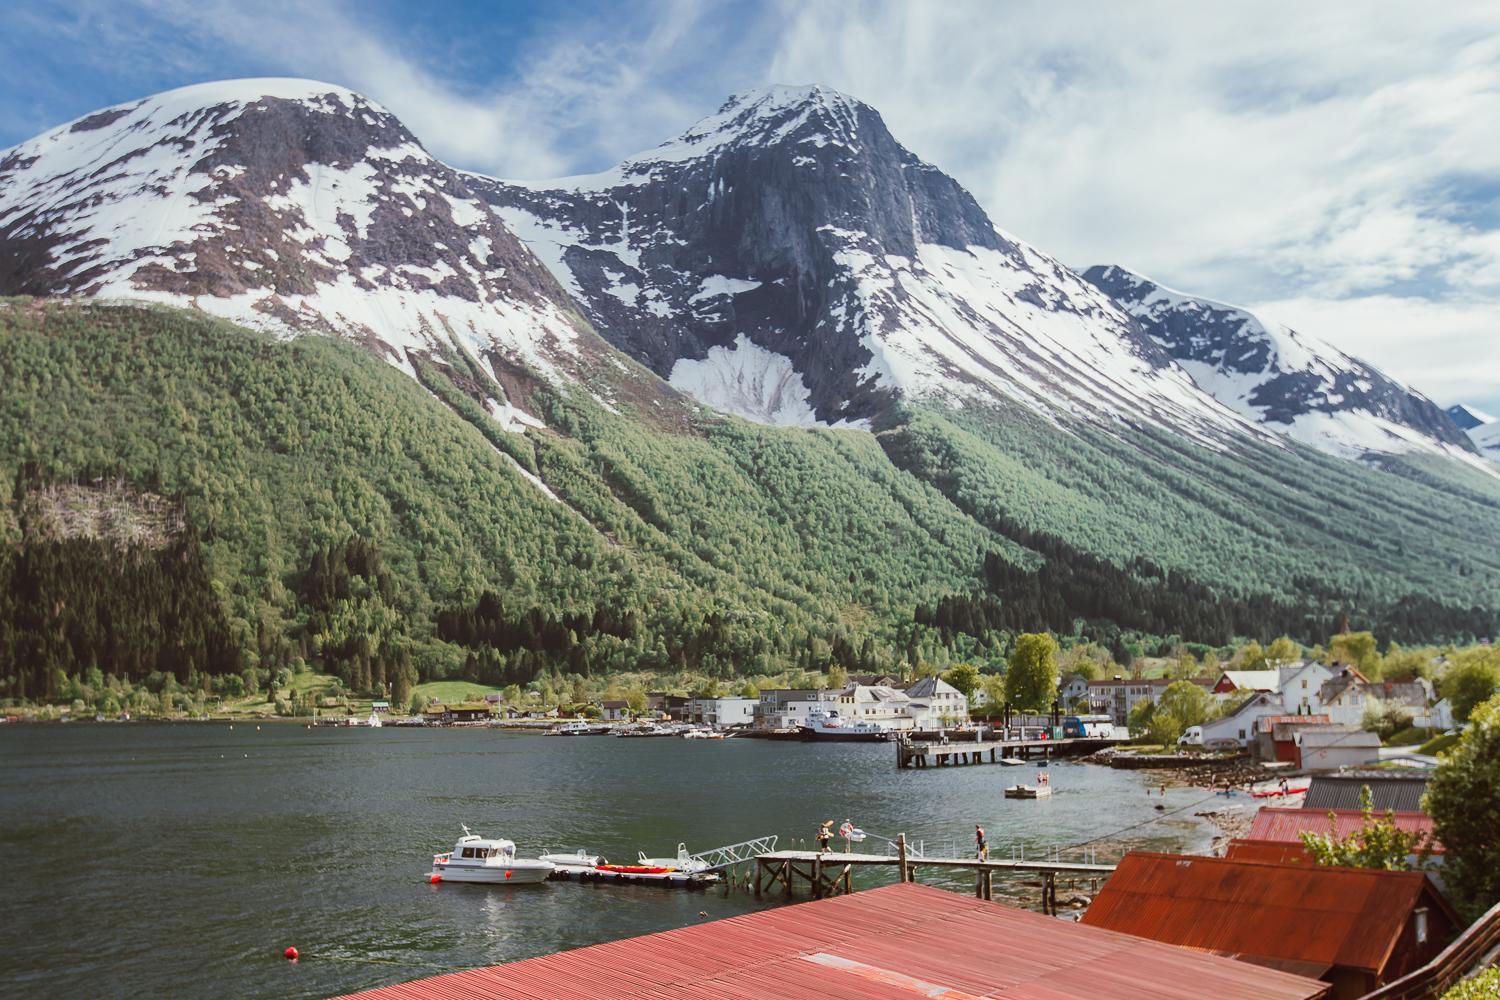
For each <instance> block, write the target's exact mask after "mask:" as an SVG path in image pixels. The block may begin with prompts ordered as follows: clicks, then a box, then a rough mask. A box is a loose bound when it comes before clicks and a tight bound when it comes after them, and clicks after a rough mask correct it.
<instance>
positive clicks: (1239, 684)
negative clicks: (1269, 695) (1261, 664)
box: [1214, 670, 1281, 695]
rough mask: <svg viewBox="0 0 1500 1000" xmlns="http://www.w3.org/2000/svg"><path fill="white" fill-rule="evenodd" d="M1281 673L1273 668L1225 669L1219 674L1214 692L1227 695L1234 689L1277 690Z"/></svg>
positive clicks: (1279, 685)
mask: <svg viewBox="0 0 1500 1000" xmlns="http://www.w3.org/2000/svg"><path fill="white" fill-rule="evenodd" d="M1280 689H1281V675H1280V674H1279V673H1278V672H1277V671H1275V670H1226V671H1224V672H1223V673H1221V674H1220V675H1219V681H1218V683H1217V684H1215V685H1214V694H1216V695H1227V694H1233V693H1234V692H1235V691H1272V692H1274V691H1278V690H1280Z"/></svg>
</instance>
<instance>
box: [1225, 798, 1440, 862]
mask: <svg viewBox="0 0 1500 1000" xmlns="http://www.w3.org/2000/svg"><path fill="white" fill-rule="evenodd" d="M1330 815H1331V816H1332V817H1333V818H1332V820H1330V819H1329V816H1330ZM1375 815H1376V817H1377V818H1379V819H1385V818H1386V814H1385V813H1382V812H1377V813H1376V814H1375ZM1393 815H1394V817H1395V823H1396V828H1397V829H1398V830H1405V831H1407V832H1409V833H1420V834H1425V835H1427V836H1428V837H1431V836H1432V817H1431V816H1429V815H1427V814H1426V813H1423V812H1398V813H1393ZM1362 826H1364V814H1363V813H1362V812H1360V811H1359V810H1358V809H1280V808H1276V807H1274V806H1262V807H1261V810H1260V812H1258V813H1256V814H1255V819H1254V820H1253V821H1252V822H1251V824H1250V832H1249V833H1247V834H1245V839H1246V840H1275V841H1281V842H1283V843H1291V844H1301V843H1302V837H1301V833H1302V832H1303V831H1307V832H1308V833H1328V832H1330V831H1332V832H1333V834H1334V835H1335V836H1337V837H1338V838H1340V839H1343V838H1344V837H1347V836H1349V834H1351V833H1354V832H1355V831H1356V830H1358V829H1360V828H1361V827H1362ZM1432 853H1434V854H1441V853H1443V845H1441V844H1434V845H1433V848H1432Z"/></svg>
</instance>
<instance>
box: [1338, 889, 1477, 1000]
mask: <svg viewBox="0 0 1500 1000" xmlns="http://www.w3.org/2000/svg"><path fill="white" fill-rule="evenodd" d="M1497 961H1500V903H1496V904H1495V905H1494V906H1492V907H1490V908H1489V910H1487V911H1486V912H1485V914H1484V916H1482V917H1480V918H1479V919H1478V920H1476V921H1474V922H1473V923H1472V924H1470V925H1469V926H1468V928H1467V929H1465V930H1464V932H1463V933H1462V934H1460V935H1459V936H1458V937H1457V938H1455V939H1454V940H1453V943H1452V944H1450V945H1449V946H1448V947H1446V948H1444V949H1443V950H1442V951H1440V952H1438V955H1437V957H1436V958H1434V959H1433V960H1432V961H1430V962H1428V963H1427V964H1426V965H1424V966H1422V967H1421V968H1420V969H1416V970H1413V971H1412V972H1409V973H1407V974H1406V975H1404V976H1402V977H1401V978H1400V979H1398V980H1396V981H1395V982H1393V983H1387V984H1386V985H1384V986H1382V987H1381V988H1380V989H1378V990H1376V991H1374V992H1373V993H1366V994H1365V995H1364V996H1363V997H1362V998H1361V1000H1428V998H1430V997H1440V996H1442V995H1443V993H1445V992H1447V990H1448V989H1449V988H1450V987H1452V986H1453V985H1454V984H1456V983H1457V982H1458V981H1459V980H1461V979H1463V978H1464V977H1465V976H1467V975H1468V974H1469V973H1470V972H1471V971H1474V970H1475V969H1476V968H1478V967H1479V966H1481V965H1494V964H1496V962H1497Z"/></svg>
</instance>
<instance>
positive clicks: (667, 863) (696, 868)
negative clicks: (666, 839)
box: [636, 844, 708, 875]
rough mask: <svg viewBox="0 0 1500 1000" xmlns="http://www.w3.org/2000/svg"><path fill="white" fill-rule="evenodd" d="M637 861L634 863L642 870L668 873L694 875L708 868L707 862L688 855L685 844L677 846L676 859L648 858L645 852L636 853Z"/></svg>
mask: <svg viewBox="0 0 1500 1000" xmlns="http://www.w3.org/2000/svg"><path fill="white" fill-rule="evenodd" d="M637 857H639V859H640V860H639V861H638V862H636V863H637V865H638V866H639V867H642V868H665V869H667V870H669V871H677V872H684V873H686V874H689V875H696V874H697V873H699V872H701V871H704V870H705V869H707V868H708V862H706V861H701V860H699V859H697V858H694V857H693V856H692V855H690V854H688V849H687V845H686V844H678V845H677V857H675V858H648V857H646V852H645V851H639V852H637Z"/></svg>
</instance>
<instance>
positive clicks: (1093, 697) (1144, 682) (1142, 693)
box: [1089, 677, 1212, 726]
mask: <svg viewBox="0 0 1500 1000" xmlns="http://www.w3.org/2000/svg"><path fill="white" fill-rule="evenodd" d="M1190 679H1191V680H1192V682H1193V683H1194V684H1201V685H1203V686H1204V687H1205V688H1207V687H1209V686H1210V685H1211V684H1212V682H1211V681H1207V680H1201V679H1198V678H1190ZM1174 683H1176V682H1175V681H1173V680H1171V679H1169V678H1166V677H1151V678H1145V677H1136V678H1124V677H1116V678H1114V679H1113V680H1108V681H1089V712H1090V713H1091V714H1094V715H1108V716H1110V717H1111V718H1112V719H1113V720H1114V723H1115V725H1117V726H1124V725H1127V724H1128V723H1129V721H1130V710H1131V709H1132V708H1135V706H1136V705H1139V704H1140V703H1141V702H1143V701H1155V700H1156V699H1158V698H1160V697H1161V693H1162V692H1163V691H1165V690H1166V689H1167V687H1168V686H1169V685H1171V684H1174Z"/></svg>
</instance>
